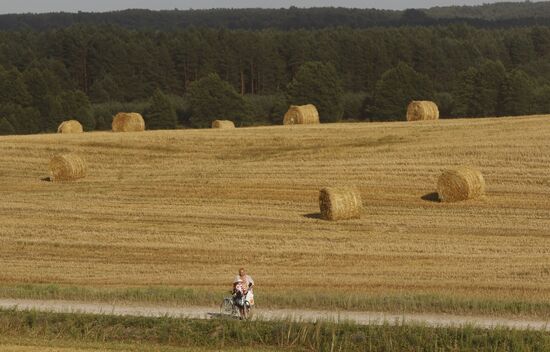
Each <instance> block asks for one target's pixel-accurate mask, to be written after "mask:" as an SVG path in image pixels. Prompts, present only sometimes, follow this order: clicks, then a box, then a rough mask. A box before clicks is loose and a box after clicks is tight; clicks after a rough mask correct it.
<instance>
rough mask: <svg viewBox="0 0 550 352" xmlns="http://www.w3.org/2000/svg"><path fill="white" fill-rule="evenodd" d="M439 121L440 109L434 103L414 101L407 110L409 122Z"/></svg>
mask: <svg viewBox="0 0 550 352" xmlns="http://www.w3.org/2000/svg"><path fill="white" fill-rule="evenodd" d="M424 120H439V108H438V107H437V105H436V103H434V102H432V101H413V102H411V103H410V104H409V107H408V108H407V121H424Z"/></svg>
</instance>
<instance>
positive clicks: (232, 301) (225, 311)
mask: <svg viewBox="0 0 550 352" xmlns="http://www.w3.org/2000/svg"><path fill="white" fill-rule="evenodd" d="M251 311H252V307H251V306H250V303H249V302H248V301H247V300H246V299H245V297H242V296H241V297H237V296H236V295H233V296H226V297H224V298H223V301H222V303H221V305H220V314H221V315H222V316H224V315H228V316H230V317H237V318H240V319H243V320H248V319H250V318H251V316H252V312H251Z"/></svg>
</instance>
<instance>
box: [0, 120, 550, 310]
mask: <svg viewBox="0 0 550 352" xmlns="http://www.w3.org/2000/svg"><path fill="white" fill-rule="evenodd" d="M0 149H1V150H2V154H1V155H0V197H1V199H2V201H1V202H0V218H1V219H2V225H1V228H0V264H1V266H2V268H3V270H2V271H1V272H0V283H1V284H2V285H8V284H17V283H56V284H71V285H82V286H94V287H95V286H97V287H125V286H126V287H130V286H145V285H165V286H185V287H195V288H208V287H212V288H216V289H219V290H222V289H225V288H226V287H228V285H230V282H231V280H232V278H233V275H234V274H235V270H236V269H237V268H238V267H239V266H241V265H246V266H247V267H248V269H249V272H250V274H252V275H253V276H254V279H255V281H256V283H257V285H258V290H260V289H261V290H264V291H273V292H274V291H284V290H287V291H292V292H295V293H296V294H300V293H301V292H304V293H311V294H314V292H319V291H325V290H324V289H325V288H326V289H327V290H328V289H329V288H330V290H334V291H335V292H342V293H349V292H351V293H373V294H386V293H395V292H406V293H411V294H414V293H430V294H436V295H438V294H442V295H443V294H444V295H457V296H471V297H482V298H484V299H493V298H494V299H500V298H502V297H506V298H513V299H525V300H540V301H544V300H545V301H548V300H549V299H550V116H534V117H521V118H501V119H465V120H440V121H435V122H434V121H430V122H428V123H424V122H418V123H415V124H407V123H406V122H397V123H372V124H368V123H363V124H328V125H311V126H297V128H293V129H288V128H285V127H283V126H278V127H265V128H245V129H236V130H231V131H230V132H224V131H212V130H186V131H148V132H144V133H141V134H115V133H108V132H107V133H88V134H83V135H76V136H72V135H64V136H60V135H55V134H52V135H37V136H13V137H2V138H0ZM67 152H74V153H78V154H80V155H85V156H86V161H87V164H88V169H89V176H88V177H87V178H85V179H82V180H80V181H79V182H77V183H62V184H57V183H47V182H41V181H40V178H41V177H42V176H44V160H48V158H49V156H51V155H52V154H58V153H67ZM457 165H475V166H476V167H478V168H479V169H480V171H481V172H482V173H483V176H484V178H485V181H486V197H485V198H483V199H480V200H473V201H467V202H461V203H452V204H447V203H439V202H437V201H436V200H437V194H436V192H437V189H436V183H437V179H438V177H439V175H440V174H441V171H442V170H443V169H447V168H452V167H455V166H457ZM333 184H353V185H357V187H358V189H359V191H360V192H361V196H362V199H363V203H364V206H363V210H362V216H361V219H358V220H349V221H344V222H334V223H333V222H327V221H323V220H320V219H319V203H318V196H319V189H321V188H323V187H327V186H330V185H333ZM243 238H246V241H243ZM221 244H222V245H221ZM243 251H244V252H245V253H246V256H245V257H246V258H247V259H246V261H245V260H244V259H242V258H243V255H242V253H243ZM282 277H283V278H284V277H289V278H292V283H293V284H292V287H290V285H288V284H285V285H284V286H283V287H281V278H282Z"/></svg>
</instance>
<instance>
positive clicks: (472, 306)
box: [0, 284, 550, 319]
mask: <svg viewBox="0 0 550 352" xmlns="http://www.w3.org/2000/svg"><path fill="white" fill-rule="evenodd" d="M225 294H226V293H225V292H224V291H213V290H206V289H202V290H201V289H190V288H172V287H144V288H139V287H138V288H91V287H77V286H60V285H40V284H24V285H11V286H7V285H5V286H0V297H2V298H18V299H57V300H78V301H87V302H89V301H97V302H120V303H130V304H162V305H178V306H190V305H197V306H212V307H213V306H217V305H218V304H219V302H221V300H222V298H223V296H224V295H225ZM258 304H259V305H258V306H259V307H265V308H299V309H327V310H351V311H353V310H356V311H387V312H410V313H414V312H417V313H427V312H431V313H451V314H480V315H498V316H524V317H536V318H543V319H548V318H550V301H548V300H545V301H543V300H540V301H537V300H533V301H527V300H525V301H523V300H514V299H510V298H503V299H500V300H495V299H489V298H481V297H464V296H450V295H441V294H389V295H381V294H359V293H348V294H341V293H314V292H300V291H294V292H292V293H288V292H261V294H258Z"/></svg>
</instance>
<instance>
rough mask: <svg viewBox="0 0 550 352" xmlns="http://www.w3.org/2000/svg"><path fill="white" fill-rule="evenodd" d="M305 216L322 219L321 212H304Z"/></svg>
mask: <svg viewBox="0 0 550 352" xmlns="http://www.w3.org/2000/svg"><path fill="white" fill-rule="evenodd" d="M304 218H308V219H315V220H321V213H311V214H304Z"/></svg>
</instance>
